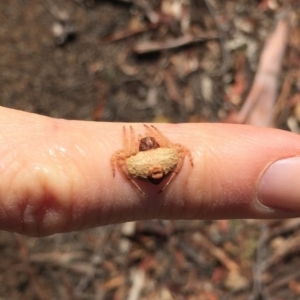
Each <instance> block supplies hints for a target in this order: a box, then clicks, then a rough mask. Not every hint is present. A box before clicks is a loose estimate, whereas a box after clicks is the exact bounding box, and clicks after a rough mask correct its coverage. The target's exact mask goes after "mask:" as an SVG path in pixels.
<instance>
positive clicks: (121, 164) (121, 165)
mask: <svg viewBox="0 0 300 300" xmlns="http://www.w3.org/2000/svg"><path fill="white" fill-rule="evenodd" d="M118 166H119V168H120V170H121V171H122V173H123V174H124V175H125V177H126V178H127V179H128V180H130V181H131V183H132V184H133V185H134V186H135V187H136V188H137V189H138V191H139V192H140V193H141V194H142V195H143V196H146V194H145V193H144V192H143V191H142V190H141V188H140V187H139V186H138V184H137V183H136V182H135V181H134V180H133V179H132V177H131V176H130V174H129V172H128V170H127V167H126V159H125V158H124V159H122V160H120V161H119V162H118Z"/></svg>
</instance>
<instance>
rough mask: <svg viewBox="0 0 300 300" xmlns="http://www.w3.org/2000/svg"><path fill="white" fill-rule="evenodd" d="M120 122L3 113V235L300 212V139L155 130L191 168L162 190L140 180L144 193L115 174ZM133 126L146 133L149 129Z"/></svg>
mask: <svg viewBox="0 0 300 300" xmlns="http://www.w3.org/2000/svg"><path fill="white" fill-rule="evenodd" d="M123 125H124V124H120V123H100V122H83V121H67V120H59V119H52V118H47V117H43V116H39V115H35V114H29V113H25V112H21V111H16V110H11V109H6V108H0V140H1V147H0V168H1V181H0V229H2V230H7V231H13V232H19V233H21V234H26V235H32V236H43V235H49V234H54V233H57V232H67V231H72V230H79V229H84V228H91V227H95V226H100V225H106V224H112V223H119V222H126V221H132V220H141V219H152V218H163V219H221V218H223V219H224V218H285V217H299V216H300V188H299V187H298V185H299V184H298V178H300V177H299V175H300V158H298V156H299V157H300V137H299V136H297V135H295V134H292V133H288V132H284V131H280V130H276V129H262V128H255V127H251V126H246V125H226V124H181V125H171V124H156V127H157V128H158V129H159V130H160V131H161V132H162V133H163V134H164V135H165V136H166V137H168V138H169V139H170V140H171V141H172V143H180V144H182V145H184V146H186V147H187V148H188V149H189V150H190V151H191V154H192V157H193V163H194V166H193V167H191V165H190V164H189V162H188V160H187V159H185V161H184V165H183V167H182V169H181V170H180V172H179V174H178V175H177V176H175V178H174V180H173V181H172V183H171V184H170V185H169V186H168V188H167V189H166V190H164V191H163V192H162V193H158V191H159V190H160V189H161V186H163V185H164V182H162V183H161V184H159V185H157V186H156V185H153V184H151V183H149V182H143V181H139V182H138V184H139V186H140V187H141V188H142V190H143V191H144V193H145V194H146V197H145V196H143V195H142V194H141V193H139V191H138V190H137V189H136V188H135V187H134V186H133V185H132V184H131V183H130V182H129V181H128V180H127V179H126V178H125V177H124V175H122V174H121V173H119V172H118V173H117V174H116V176H115V177H113V175H112V169H111V164H110V159H111V156H112V154H113V153H114V152H115V151H116V150H118V149H121V148H122V128H123ZM126 125H127V124H126ZM131 125H132V126H133V127H134V130H135V132H136V133H138V134H144V127H143V124H131ZM295 157H296V158H295ZM286 158H288V159H286ZM284 159H286V160H284ZM276 161H279V163H277V164H274V165H273V166H271V165H272V164H273V163H274V162H276ZM270 166H271V167H270ZM263 175H266V176H263ZM166 180H167V179H166ZM258 198H259V199H260V200H261V202H263V204H262V203H261V202H260V201H259V200H258Z"/></svg>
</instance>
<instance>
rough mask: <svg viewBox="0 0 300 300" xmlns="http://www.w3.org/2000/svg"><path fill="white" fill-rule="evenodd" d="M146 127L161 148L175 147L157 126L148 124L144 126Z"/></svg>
mask: <svg viewBox="0 0 300 300" xmlns="http://www.w3.org/2000/svg"><path fill="white" fill-rule="evenodd" d="M144 126H145V127H146V129H147V131H148V133H149V134H151V135H153V137H154V138H155V139H156V140H157V142H158V143H159V145H160V146H161V147H166V148H171V147H173V143H172V142H171V141H170V140H168V139H167V138H166V137H165V136H164V135H163V134H162V133H161V132H160V131H159V130H158V129H157V128H156V127H155V126H153V125H150V126H148V125H146V124H144Z"/></svg>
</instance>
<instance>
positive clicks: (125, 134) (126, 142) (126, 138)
mask: <svg viewBox="0 0 300 300" xmlns="http://www.w3.org/2000/svg"><path fill="white" fill-rule="evenodd" d="M123 148H124V150H125V152H126V153H128V148H129V141H128V137H127V132H126V127H125V126H123Z"/></svg>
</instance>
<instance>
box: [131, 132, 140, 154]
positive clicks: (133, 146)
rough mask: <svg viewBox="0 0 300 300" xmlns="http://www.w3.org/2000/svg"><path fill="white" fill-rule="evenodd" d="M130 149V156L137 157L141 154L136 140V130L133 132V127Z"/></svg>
mask: <svg viewBox="0 0 300 300" xmlns="http://www.w3.org/2000/svg"><path fill="white" fill-rule="evenodd" d="M129 149H130V150H129V152H130V156H132V155H135V154H137V153H138V152H139V150H138V144H137V142H136V140H135V136H134V130H133V128H132V126H130V148H129Z"/></svg>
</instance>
